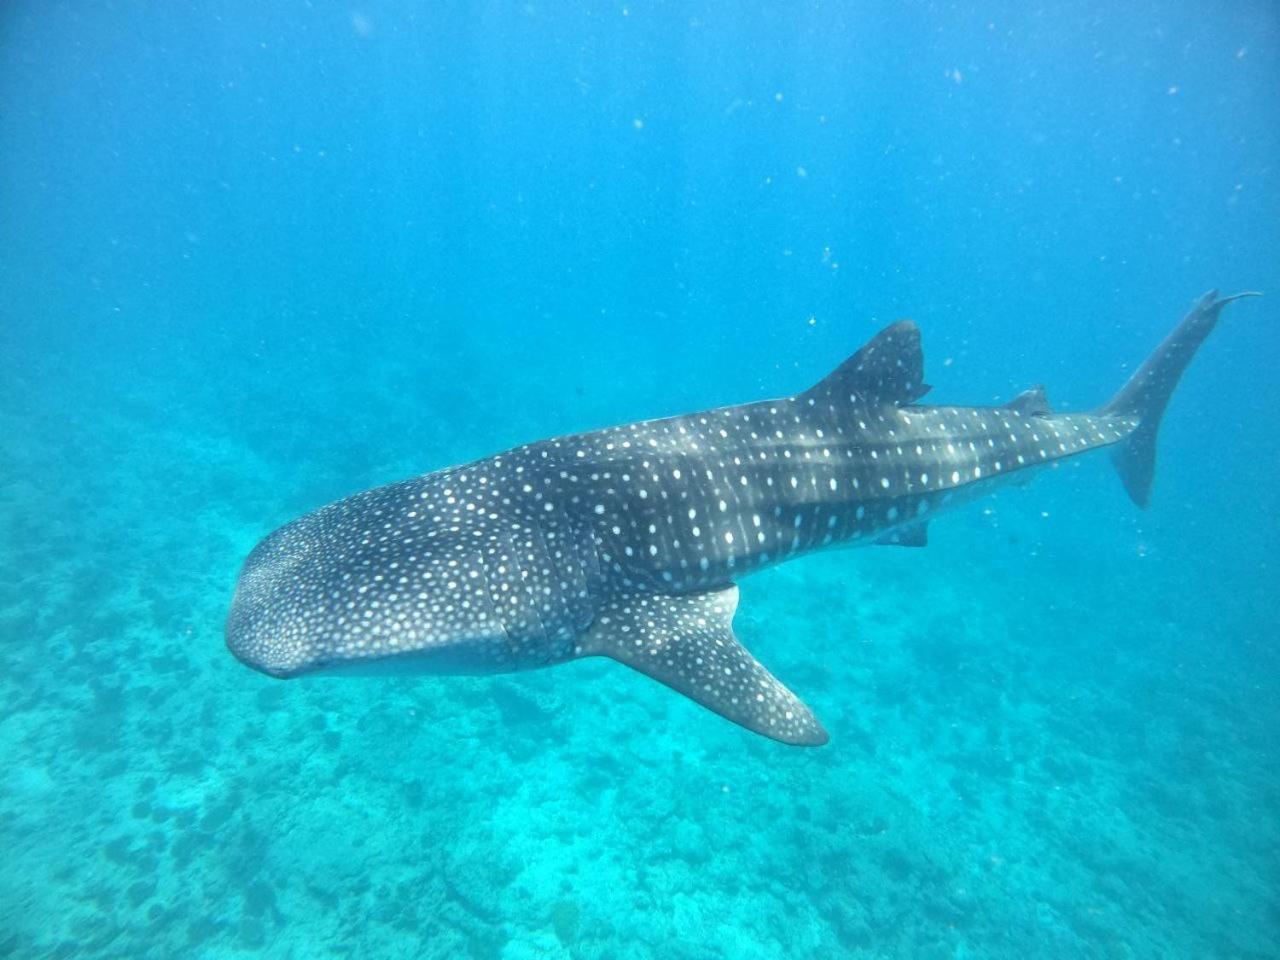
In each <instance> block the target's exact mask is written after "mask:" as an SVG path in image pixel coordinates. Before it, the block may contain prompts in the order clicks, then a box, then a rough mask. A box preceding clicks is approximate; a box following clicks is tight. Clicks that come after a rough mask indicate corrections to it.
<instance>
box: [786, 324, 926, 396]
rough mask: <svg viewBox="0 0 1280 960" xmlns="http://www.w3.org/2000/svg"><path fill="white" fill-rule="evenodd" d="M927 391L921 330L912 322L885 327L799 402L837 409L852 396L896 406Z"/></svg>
mask: <svg viewBox="0 0 1280 960" xmlns="http://www.w3.org/2000/svg"><path fill="white" fill-rule="evenodd" d="M928 392H929V385H928V384H927V383H925V382H924V353H923V351H921V349H920V328H919V327H917V326H916V325H915V323H914V322H912V321H911V320H899V321H898V322H897V323H894V324H890V325H889V326H887V327H885V328H884V329H883V330H881V331H880V332H879V333H877V334H876V335H875V336H874V337H872V338H871V339H870V340H868V341H867V343H866V345H865V346H863V348H862V349H861V350H859V351H858V352H857V353H855V354H854V355H853V356H851V357H850V358H849V359H848V360H846V361H845V362H844V363H842V364H840V366H838V367H836V368H835V370H833V371H831V373H829V374H827V376H825V377H823V379H822V380H820V381H819V382H818V383H816V384H814V386H812V387H810V388H809V389H808V390H806V391H805V392H804V393H802V394H800V399H802V400H807V401H809V402H810V405H812V404H814V403H828V404H831V405H834V406H839V405H840V404H841V403H843V402H846V401H848V400H852V399H854V398H855V397H862V398H865V399H880V400H884V401H885V402H886V403H893V404H897V405H899V406H902V405H904V404H908V403H914V402H915V401H917V400H919V399H920V398H921V397H923V396H924V395H925V394H926V393H928Z"/></svg>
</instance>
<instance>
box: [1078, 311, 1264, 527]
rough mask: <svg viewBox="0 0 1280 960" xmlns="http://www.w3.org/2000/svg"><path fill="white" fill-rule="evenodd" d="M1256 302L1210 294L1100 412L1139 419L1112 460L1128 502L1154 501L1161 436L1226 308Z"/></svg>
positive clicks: (1113, 449)
mask: <svg viewBox="0 0 1280 960" xmlns="http://www.w3.org/2000/svg"><path fill="white" fill-rule="evenodd" d="M1256 296H1259V294H1257V293H1254V292H1252V291H1250V292H1246V293H1237V294H1235V295H1234V296H1231V297H1222V298H1221V299H1219V297H1218V291H1217V290H1210V291H1209V292H1208V293H1206V294H1205V295H1204V296H1203V297H1201V298H1200V299H1199V301H1197V303H1196V305H1195V306H1194V307H1192V309H1191V312H1190V313H1188V314H1187V315H1186V316H1185V317H1184V318H1183V319H1182V322H1181V323H1179V324H1178V326H1177V327H1175V328H1174V331H1173V332H1172V333H1171V334H1169V336H1167V337H1165V339H1164V342H1163V343H1161V344H1160V346H1158V347H1156V349H1155V351H1154V352H1153V353H1152V354H1151V356H1149V357H1147V359H1146V360H1145V361H1144V362H1143V364H1142V366H1140V367H1139V368H1138V369H1137V371H1136V372H1135V373H1134V374H1133V376H1132V377H1130V378H1129V382H1128V383H1126V384H1125V385H1124V386H1123V387H1121V388H1120V391H1119V392H1118V393H1117V394H1116V395H1115V396H1114V397H1112V398H1111V399H1110V400H1109V401H1108V402H1107V403H1106V404H1105V405H1104V406H1103V407H1101V408H1100V409H1099V410H1098V411H1097V412H1098V413H1099V414H1101V415H1103V416H1120V417H1137V418H1138V426H1137V428H1136V429H1135V430H1134V431H1133V433H1131V434H1130V435H1129V436H1128V437H1127V438H1126V439H1125V440H1124V442H1123V443H1120V444H1118V445H1116V446H1115V447H1113V448H1112V454H1111V459H1112V461H1113V462H1114V463H1115V466H1116V471H1117V472H1118V473H1119V474H1120V480H1121V482H1122V483H1123V484H1124V488H1125V490H1126V491H1128V494H1129V498H1130V499H1131V500H1132V501H1133V502H1134V503H1136V504H1137V505H1138V506H1140V507H1145V506H1146V505H1147V502H1148V501H1149V500H1150V499H1151V481H1152V479H1153V478H1154V477H1155V472H1156V435H1157V434H1158V433H1159V431H1160V419H1161V417H1163V416H1164V411H1165V407H1167V406H1168V404H1169V398H1170V397H1171V396H1172V395H1173V390H1174V388H1175V387H1176V386H1177V385H1178V381H1179V380H1180V379H1181V378H1182V372H1183V371H1184V370H1186V369H1187V365H1188V364H1189V363H1190V362H1191V358H1192V357H1193V356H1195V353H1196V350H1198V349H1199V348H1200V344H1202V343H1204V340H1205V338H1206V337H1207V336H1209V334H1210V333H1211V332H1212V331H1213V328H1214V327H1215V326H1216V325H1217V323H1218V315H1219V314H1221V313H1222V308H1223V307H1225V306H1226V305H1227V304H1228V303H1230V302H1231V301H1233V300H1239V299H1240V298H1241V297H1256Z"/></svg>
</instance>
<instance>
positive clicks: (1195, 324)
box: [227, 291, 1252, 744]
mask: <svg viewBox="0 0 1280 960" xmlns="http://www.w3.org/2000/svg"><path fill="white" fill-rule="evenodd" d="M1250 295H1252V294H1248V293H1242V294H1238V295H1237V296H1234V297H1226V298H1223V299H1218V297H1217V293H1216V291H1214V292H1210V293H1208V294H1206V295H1205V296H1204V297H1203V298H1202V299H1201V300H1200V301H1199V302H1198V303H1197V304H1196V305H1195V307H1194V308H1193V309H1192V310H1191V312H1190V313H1189V314H1188V315H1187V316H1186V318H1185V319H1184V320H1183V321H1182V323H1181V324H1179V325H1178V327H1177V329H1175V330H1174V331H1173V333H1172V334H1170V336H1169V337H1168V338H1167V339H1166V340H1165V341H1164V342H1163V343H1162V344H1160V346H1159V347H1157V348H1156V350H1155V352H1154V353H1153V354H1152V355H1151V356H1150V357H1149V358H1148V359H1147V360H1146V362H1145V363H1143V364H1142V366H1141V367H1139V368H1138V370H1137V372H1135V373H1134V375H1133V376H1132V377H1131V378H1130V380H1129V381H1128V383H1126V384H1125V385H1124V386H1123V387H1122V388H1121V389H1120V391H1119V392H1118V393H1117V394H1116V395H1115V396H1114V397H1112V399H1111V400H1110V401H1108V402H1107V403H1106V404H1104V405H1103V406H1101V407H1099V408H1098V409H1097V410H1094V411H1093V412H1091V413H1074V414H1055V413H1053V412H1052V411H1051V410H1050V409H1049V405H1048V403H1047V402H1046V400H1045V394H1044V390H1043V388H1041V387H1033V388H1032V389H1030V390H1027V391H1026V392H1025V393H1023V394H1021V395H1020V396H1018V397H1016V398H1014V399H1013V400H1012V401H1011V402H1010V403H1008V404H1006V405H1004V406H1001V407H935V406H923V405H920V404H918V403H917V401H918V400H919V399H920V398H921V397H922V396H923V395H924V394H925V393H926V391H927V390H928V389H929V388H928V387H927V386H926V385H925V384H924V376H923V358H922V355H921V350H920V332H919V330H918V329H917V327H916V326H915V324H914V323H911V322H910V321H902V322H899V323H895V324H893V325H892V326H890V327H888V328H886V329H885V330H883V331H881V332H880V333H879V334H877V335H876V336H875V337H874V338H873V339H872V340H871V341H870V342H869V343H867V345H866V346H864V347H863V348H862V349H861V350H859V351H858V352H857V353H855V354H854V355H853V356H852V357H850V358H849V359H848V360H846V361H845V362H844V363H842V364H841V365H840V366H839V367H837V368H836V370H835V371H834V372H833V373H831V374H830V375H829V376H828V377H826V378H825V379H824V380H822V381H821V382H820V383H818V384H817V385H816V386H814V387H812V388H810V389H809V390H806V391H805V392H803V393H800V394H797V395H795V396H793V397H786V398H783V399H780V400H766V401H762V402H759V403H749V404H746V405H744V406H736V407H725V408H723V409H718V410H710V411H707V412H705V413H694V414H690V415H688V416H682V417H671V418H668V419H664V420H646V421H643V422H640V423H632V424H627V425H625V426H620V427H611V428H609V429H607V430H598V431H594V432H591V433H580V434H574V435H572V436H565V437H559V438H555V439H551V440H542V441H539V442H538V443H531V444H527V445H525V446H521V447H516V448H515V449H514V450H509V451H507V452H506V453H501V454H498V455H497V456H493V457H489V458H487V459H484V460H477V461H476V462H474V463H469V464H465V465H463V466H458V467H450V468H449V469H446V470H440V471H437V472H435V473H429V474H426V475H425V476H421V477H417V478H416V479H413V480H406V481H404V482H402V483H395V484H391V485H390V486H385V487H378V488H377V489H374V490H369V491H366V492H365V493H360V494H357V495H355V496H353V497H349V498H347V499H345V500H340V501H338V502H337V503H333V504H330V505H329V506H327V507H324V508H322V509H320V510H317V511H315V512H314V513H310V514H308V515H306V516H304V517H302V518H301V519H298V520H295V521H293V522H292V523H289V524H287V525H286V526H284V527H281V528H280V529H279V530H277V531H276V532H275V533H273V534H271V535H270V536H269V537H267V538H266V539H265V540H263V541H262V542H261V543H260V544H259V545H258V546H257V547H256V548H255V549H254V550H253V552H252V553H251V554H250V555H249V557H248V559H247V560H246V561H245V564H244V569H243V571H242V572H241V575H240V581H239V584H238V586H237V588H236V594H235V599H234V601H233V602H232V605H231V612H230V616H229V617H228V620H227V646H228V647H230V649H231V651H232V653H234V654H235V655H236V656H237V657H238V658H239V659H241V660H242V661H244V662H245V663H247V664H248V665H250V666H251V667H253V668H255V669H257V670H261V671H262V672H264V673H268V674H271V675H272V676H275V677H294V676H298V675H299V674H306V673H311V672H313V671H335V670H341V672H350V671H351V668H354V667H368V666H374V667H386V666H393V667H395V668H397V669H400V668H409V669H415V670H421V671H425V672H430V673H450V672H465V673H497V672H505V671H512V670H520V669H524V668H528V667H545V666H551V665H552V664H557V663H563V662H565V661H568V660H573V659H576V658H578V657H589V656H607V657H612V658H614V659H615V660H619V661H621V662H622V663H625V664H627V665H628V666H631V667H633V668H634V669H636V670H639V671H640V672H641V673H645V674H648V675H649V676H651V677H653V678H654V679H657V680H660V681H661V682H663V683H665V684H666V685H667V686H669V687H671V688H673V689H675V690H677V691H679V692H680V693H683V694H684V695H686V696H688V697H690V698H692V699H693V700H696V701H697V702H698V703H701V704H703V705H704V706H706V707H709V708H710V709H711V710H714V711H715V712H716V713H719V714H720V715H721V716H723V717H726V718H728V719H729V720H732V721H734V722H735V723H739V724H741V725H742V726H744V727H746V728H748V729H750V730H753V731H755V732H757V733H761V734H764V735H765V736H767V737H772V738H773V739H775V740H780V741H782V742H784V743H791V744H822V743H825V742H826V741H827V733H826V731H825V730H824V729H823V727H822V725H821V724H820V723H819V722H818V720H817V718H816V717H815V716H814V715H813V712H812V711H811V710H810V709H809V708H808V707H807V706H805V704H804V703H802V702H801V701H800V700H799V699H798V698H797V697H796V696H795V694H793V693H792V692H791V691H790V690H788V689H787V688H786V687H785V686H783V685H782V684H781V683H780V682H779V681H778V680H777V679H775V678H774V676H773V675H772V674H771V673H769V671H768V670H766V669H765V668H764V667H763V666H762V665H761V664H760V663H759V662H758V661H756V659H755V658H754V657H752V656H751V654H750V653H748V652H747V650H746V649H745V648H744V647H743V646H742V645H741V644H739V643H738V641H737V639H736V638H735V637H734V635H733V629H732V621H733V615H734V610H735V608H736V606H737V602H738V590H737V587H736V586H734V581H735V580H737V579H738V578H739V577H742V576H745V575H746V574H749V573H752V572H754V571H756V570H759V569H761V568H763V567H766V566H769V565H772V564H776V563H783V562H785V561H787V560H792V559H794V558H796V557H798V556H801V555H802V554H806V553H810V552H812V551H815V550H821V549H823V548H825V547H834V546H837V545H856V544H885V543H894V544H901V545H907V546H921V545H923V544H924V543H925V533H926V528H927V525H928V523H929V521H930V519H931V518H932V517H933V516H934V515H935V514H937V513H938V512H940V511H941V510H944V509H946V508H948V507H951V506H954V505H956V504H959V503H962V502H965V501H968V500H971V499H973V498H975V497H977V496H980V495H981V494H983V493H985V492H987V491H988V490H990V489H991V488H992V487H993V486H994V485H996V484H999V483H1001V482H1004V481H1007V480H1009V479H1010V478H1013V477H1016V476H1019V475H1022V474H1025V472H1026V471H1029V470H1033V469H1036V468H1038V467H1043V466H1044V465H1046V464H1049V463H1052V462H1054V461H1056V460H1061V459H1064V458H1066V457H1073V456H1076V455H1077V454H1081V453H1086V452H1088V451H1090V450H1096V449H1099V448H1101V447H1110V448H1111V450H1112V459H1113V461H1114V463H1115V466H1116V469H1117V471H1118V472H1119V474H1120V479H1121V481H1122V482H1123V483H1124V486H1125V489H1126V490H1127V491H1128V493H1129V496H1130V497H1131V498H1132V499H1133V500H1134V502H1135V503H1137V504H1138V505H1139V506H1145V505H1146V503H1147V500H1148V497H1149V494H1150V490H1151V481H1152V476H1153V473H1154V468H1155V450H1156V434H1157V432H1158V430H1159V426H1160V418H1161V415H1162V414H1163V413H1164V410H1165V406H1166V404H1167V403H1168V401H1169V397H1170V395H1171V394H1172V392H1173V389H1174V387H1175V386H1176V384H1177V382H1178V379H1179V378H1180V377H1181V376H1182V372H1183V370H1185V369H1186V366H1187V364H1188V363H1189V362H1190V360H1191V357H1192V356H1193V355H1194V353H1195V351H1196V349H1197V348H1198V347H1199V346H1200V344H1201V343H1202V342H1203V340H1204V339H1205V337H1206V336H1208V334H1209V332H1210V331H1211V330H1212V329H1213V327H1214V325H1215V324H1216V323H1217V320H1218V315H1219V313H1220V312H1221V311H1222V308H1223V307H1224V306H1225V305H1226V304H1228V303H1230V302H1231V301H1233V300H1236V299H1239V298H1240V297H1244V296H1250Z"/></svg>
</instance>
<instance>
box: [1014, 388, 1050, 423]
mask: <svg viewBox="0 0 1280 960" xmlns="http://www.w3.org/2000/svg"><path fill="white" fill-rule="evenodd" d="M1005 407H1006V409H1009V410H1016V411H1017V412H1018V413H1020V414H1022V415H1023V416H1024V417H1047V416H1048V415H1049V414H1051V413H1053V410H1052V409H1051V408H1050V406H1049V398H1048V397H1047V396H1045V393H1044V385H1043V384H1039V383H1037V384H1036V385H1035V386H1034V387H1028V388H1027V389H1026V390H1023V391H1022V392H1021V393H1020V394H1018V395H1017V396H1016V397H1014V398H1013V399H1012V400H1010V401H1009V402H1008V403H1006V404H1005Z"/></svg>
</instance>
